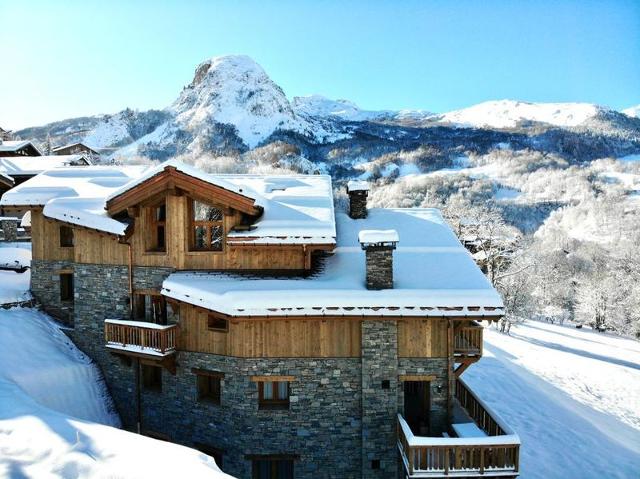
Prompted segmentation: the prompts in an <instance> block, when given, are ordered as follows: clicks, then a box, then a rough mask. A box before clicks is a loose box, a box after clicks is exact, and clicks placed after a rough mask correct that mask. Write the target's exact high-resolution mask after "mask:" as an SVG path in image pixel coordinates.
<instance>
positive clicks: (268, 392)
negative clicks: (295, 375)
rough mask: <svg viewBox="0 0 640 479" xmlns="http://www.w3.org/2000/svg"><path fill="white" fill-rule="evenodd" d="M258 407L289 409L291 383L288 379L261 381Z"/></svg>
mask: <svg viewBox="0 0 640 479" xmlns="http://www.w3.org/2000/svg"><path fill="white" fill-rule="evenodd" d="M258 409H289V383H288V382H287V381H264V382H259V383H258Z"/></svg>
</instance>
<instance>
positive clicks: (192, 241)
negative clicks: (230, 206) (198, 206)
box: [187, 198, 227, 253]
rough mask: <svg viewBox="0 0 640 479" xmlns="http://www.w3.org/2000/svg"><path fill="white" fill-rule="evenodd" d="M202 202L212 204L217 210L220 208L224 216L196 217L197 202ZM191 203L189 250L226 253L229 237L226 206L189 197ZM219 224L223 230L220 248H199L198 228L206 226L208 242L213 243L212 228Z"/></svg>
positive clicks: (189, 212) (189, 211)
mask: <svg viewBox="0 0 640 479" xmlns="http://www.w3.org/2000/svg"><path fill="white" fill-rule="evenodd" d="M196 202H198V203H202V204H204V205H207V206H210V207H212V208H215V209H217V210H220V213H221V215H222V217H221V218H220V219H219V220H196V219H195V211H196V210H195V203H196ZM188 203H189V205H188V208H187V211H188V215H189V251H190V252H193V253H224V250H225V242H226V238H227V234H226V231H225V228H224V217H225V214H226V213H225V208H224V207H223V206H221V205H216V204H213V203H207V202H206V201H201V200H197V199H194V198H189V202H188ZM216 226H219V227H220V228H221V231H222V236H221V238H220V249H213V248H210V247H203V248H198V247H197V246H196V232H195V231H196V228H197V227H204V228H206V241H205V243H206V244H209V245H210V244H211V239H212V237H211V229H212V228H213V227H216Z"/></svg>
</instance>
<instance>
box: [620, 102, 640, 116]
mask: <svg viewBox="0 0 640 479" xmlns="http://www.w3.org/2000/svg"><path fill="white" fill-rule="evenodd" d="M622 113H624V114H625V115H627V116H631V117H633V118H640V105H636V106H632V107H631V108H627V109H625V110H622Z"/></svg>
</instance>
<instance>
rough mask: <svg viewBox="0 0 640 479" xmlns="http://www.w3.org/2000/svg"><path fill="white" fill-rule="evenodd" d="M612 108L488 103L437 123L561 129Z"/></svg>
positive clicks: (449, 115) (579, 104) (586, 104)
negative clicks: (535, 125) (543, 125)
mask: <svg viewBox="0 0 640 479" xmlns="http://www.w3.org/2000/svg"><path fill="white" fill-rule="evenodd" d="M608 110H609V109H608V108H606V107H601V106H598V105H593V104H591V103H528V102H522V101H514V100H499V101H486V102H484V103H479V104H478V105H474V106H471V107H469V108H464V109H462V110H456V111H452V112H449V113H445V114H443V115H439V116H438V117H437V119H438V121H441V122H446V123H452V124H455V125H459V126H467V127H478V128H483V127H490V128H515V127H516V126H518V125H521V124H522V123H524V122H536V123H547V124H549V125H554V126H560V127H574V126H578V125H580V124H582V123H584V122H586V121H587V120H589V119H591V118H594V117H596V116H597V115H598V114H599V113H602V112H606V111H608Z"/></svg>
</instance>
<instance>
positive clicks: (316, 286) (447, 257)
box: [162, 209, 503, 317]
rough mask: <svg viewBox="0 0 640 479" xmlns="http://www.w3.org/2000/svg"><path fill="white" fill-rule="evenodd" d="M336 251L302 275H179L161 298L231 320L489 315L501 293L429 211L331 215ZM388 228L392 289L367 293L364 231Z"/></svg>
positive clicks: (499, 303) (494, 311) (498, 312)
mask: <svg viewBox="0 0 640 479" xmlns="http://www.w3.org/2000/svg"><path fill="white" fill-rule="evenodd" d="M336 220H337V227H338V228H337V229H338V247H337V248H336V250H335V253H334V254H333V255H331V256H329V257H327V258H326V261H325V263H324V265H323V266H322V268H320V271H319V272H317V273H316V274H314V275H312V276H311V277H308V278H290V277H288V278H277V277H273V278H264V277H252V276H247V275H242V274H233V273H203V272H179V273H174V274H172V275H170V276H169V277H168V278H167V279H166V280H165V281H164V283H163V289H162V293H163V294H164V295H165V296H168V297H170V298H173V299H176V300H179V301H184V302H186V303H190V304H193V305H196V306H200V307H203V308H206V309H210V310H214V311H219V312H221V313H223V314H228V315H231V316H256V317H258V316H259V317H264V316H439V317H441V316H469V317H482V316H496V315H501V314H503V310H502V308H503V304H502V300H501V298H500V295H499V294H498V293H497V292H496V290H495V289H494V288H493V287H492V286H491V284H490V283H489V282H488V281H487V279H486V277H485V276H484V275H483V274H482V272H481V271H480V270H479V269H478V267H477V266H476V264H475V263H474V261H473V259H472V258H471V256H470V255H469V253H468V252H467V250H466V249H465V248H464V247H463V246H462V245H461V244H460V242H459V241H458V240H457V238H456V237H455V235H454V234H453V232H452V231H451V229H450V228H449V226H447V224H446V223H445V222H444V220H443V219H442V216H441V215H440V212H439V211H438V210H436V209H372V210H370V211H369V215H368V217H367V218H366V219H360V220H357V221H355V220H352V219H350V218H349V217H348V216H347V215H345V214H343V213H339V214H337V215H336ZM389 226H393V227H394V228H395V229H396V230H397V231H398V233H399V235H400V236H402V238H403V240H402V246H400V247H399V248H397V249H396V250H395V252H394V259H393V269H394V278H395V280H394V288H393V289H386V290H378V291H373V290H368V289H367V288H366V286H365V258H364V252H363V251H362V249H361V248H360V246H359V244H358V232H359V231H360V229H362V228H363V227H365V228H368V229H380V228H383V227H389Z"/></svg>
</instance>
